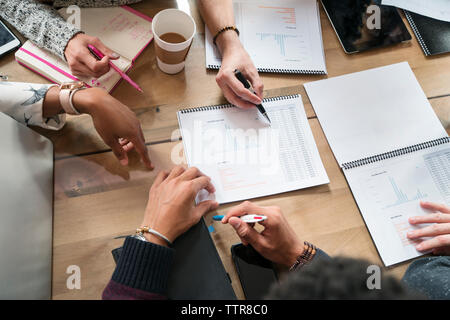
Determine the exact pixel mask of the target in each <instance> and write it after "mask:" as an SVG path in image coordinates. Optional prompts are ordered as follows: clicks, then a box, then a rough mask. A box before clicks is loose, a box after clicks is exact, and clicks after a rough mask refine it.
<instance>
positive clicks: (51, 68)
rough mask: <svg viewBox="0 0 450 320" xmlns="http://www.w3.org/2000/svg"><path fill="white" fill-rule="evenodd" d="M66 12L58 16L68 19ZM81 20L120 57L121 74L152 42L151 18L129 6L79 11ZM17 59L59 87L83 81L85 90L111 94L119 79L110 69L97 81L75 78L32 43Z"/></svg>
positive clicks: (55, 58) (88, 31) (58, 60)
mask: <svg viewBox="0 0 450 320" xmlns="http://www.w3.org/2000/svg"><path fill="white" fill-rule="evenodd" d="M68 11H69V9H68V8H62V9H60V10H59V14H61V16H63V18H65V19H70V16H71V14H69V13H68ZM69 12H70V11H69ZM80 17H81V18H80V27H81V30H83V31H84V32H85V33H86V34H89V35H90V36H95V37H98V38H99V39H100V40H101V41H102V42H103V43H104V44H105V45H106V46H107V47H109V48H110V49H111V50H113V51H115V52H117V53H118V54H119V55H120V58H119V59H118V60H114V61H113V63H114V64H115V65H116V66H117V67H118V68H119V69H120V70H122V71H124V72H127V71H129V70H130V69H131V68H132V67H133V65H134V62H135V61H136V59H137V57H138V56H139V55H140V54H141V53H142V51H143V50H144V49H145V48H146V47H147V46H148V44H149V43H150V42H151V41H152V39H153V33H152V19H151V18H150V17H147V16H146V15H144V14H142V13H140V12H138V11H136V10H134V9H132V8H130V7H128V6H121V7H111V8H81V9H80ZM16 60H17V62H18V63H19V64H21V65H22V66H24V67H26V68H28V69H30V70H32V71H34V72H36V73H38V74H39V75H41V76H43V77H44V78H46V79H47V80H49V81H51V82H53V83H58V84H60V83H64V82H72V81H83V82H84V83H85V84H86V85H87V86H88V87H100V88H103V89H105V90H106V91H108V92H111V91H112V90H114V88H115V87H116V86H117V85H118V83H119V82H120V81H121V79H122V78H121V77H120V75H119V74H118V73H117V72H116V71H115V70H113V69H112V68H110V70H109V71H108V72H107V73H106V74H104V75H103V76H101V77H100V78H90V77H77V76H75V75H73V74H72V73H71V71H70V68H69V65H68V64H67V62H66V61H64V60H62V59H61V58H60V57H58V56H56V55H54V54H52V53H51V52H48V51H46V50H44V49H41V48H39V47H38V46H36V45H35V44H33V43H32V42H31V41H27V42H25V43H24V45H23V46H22V47H21V48H20V49H19V50H17V52H16Z"/></svg>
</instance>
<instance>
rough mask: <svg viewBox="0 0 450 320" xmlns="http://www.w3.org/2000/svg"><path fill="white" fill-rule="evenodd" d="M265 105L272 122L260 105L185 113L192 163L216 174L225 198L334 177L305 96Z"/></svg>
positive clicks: (218, 196)
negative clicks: (320, 147)
mask: <svg viewBox="0 0 450 320" xmlns="http://www.w3.org/2000/svg"><path fill="white" fill-rule="evenodd" d="M264 107H265V109H266V111H267V114H268V116H269V117H270V119H271V120H272V124H271V125H268V123H267V122H266V121H265V120H264V118H263V117H262V116H261V114H260V113H259V112H258V111H257V109H256V108H254V109H251V110H242V109H238V108H235V107H232V108H226V109H217V110H209V111H198V112H192V113H186V114H179V121H180V127H181V130H182V135H183V144H184V148H185V155H186V158H187V161H188V164H189V166H196V167H198V168H200V170H201V171H202V172H203V173H205V174H206V175H208V176H210V177H211V179H212V183H213V184H214V186H215V187H216V193H215V199H216V200H217V201H218V202H219V203H227V202H234V201H240V200H244V199H251V198H255V197H261V196H266V195H272V194H277V193H281V192H286V191H292V190H297V189H301V188H307V187H311V186H316V185H320V184H325V183H328V182H329V180H328V177H327V174H326V172H325V169H324V167H323V164H322V161H321V159H320V155H319V152H318V150H317V147H316V144H315V141H314V138H313V135H312V132H311V128H310V127H309V124H308V120H307V118H306V114H305V111H304V108H303V104H302V100H301V98H300V97H297V98H290V99H286V100H279V101H272V102H265V103H264ZM207 197H208V195H201V196H200V197H199V199H198V201H202V200H204V199H205V198H207Z"/></svg>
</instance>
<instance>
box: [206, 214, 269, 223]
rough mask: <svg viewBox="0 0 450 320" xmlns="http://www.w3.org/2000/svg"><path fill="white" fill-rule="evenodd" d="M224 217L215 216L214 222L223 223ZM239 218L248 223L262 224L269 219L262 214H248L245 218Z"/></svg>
mask: <svg viewBox="0 0 450 320" xmlns="http://www.w3.org/2000/svg"><path fill="white" fill-rule="evenodd" d="M223 217H224V216H223V215H218V216H213V220H214V221H222V219H223ZM239 218H240V219H241V220H242V221H244V222H246V223H255V222H261V221H264V220H266V219H267V217H266V216H263V215H261V214H247V215H245V216H240V217H239Z"/></svg>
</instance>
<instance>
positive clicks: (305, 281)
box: [266, 257, 424, 300]
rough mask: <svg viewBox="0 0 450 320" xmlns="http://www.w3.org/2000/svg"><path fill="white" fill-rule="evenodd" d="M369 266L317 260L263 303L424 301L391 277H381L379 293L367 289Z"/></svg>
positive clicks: (341, 260) (278, 286)
mask: <svg viewBox="0 0 450 320" xmlns="http://www.w3.org/2000/svg"><path fill="white" fill-rule="evenodd" d="M370 265H373V264H372V263H370V262H368V261H364V260H356V259H351V258H342V257H339V258H334V259H325V258H318V257H317V258H316V259H314V260H313V261H312V262H311V263H310V264H308V265H305V266H304V267H302V269H300V270H298V271H294V272H291V273H290V274H289V275H287V276H286V277H285V278H284V279H283V280H282V281H281V282H280V283H279V284H276V285H274V286H272V288H271V290H270V291H269V294H268V295H267V296H266V299H274V300H279V299H280V300H303V299H304V300H307V299H320V300H335V299H342V300H349V299H358V300H389V299H396V300H406V299H424V297H423V296H421V295H419V294H417V293H415V292H412V291H410V290H409V289H408V288H407V287H406V286H405V285H404V284H403V283H402V282H400V281H399V280H397V279H396V278H394V277H392V276H384V275H383V274H381V277H380V287H381V288H380V289H372V290H371V289H369V288H368V287H367V280H368V278H369V277H370V276H371V275H372V274H373V273H370V272H369V273H368V269H367V268H368V267H369V266H370Z"/></svg>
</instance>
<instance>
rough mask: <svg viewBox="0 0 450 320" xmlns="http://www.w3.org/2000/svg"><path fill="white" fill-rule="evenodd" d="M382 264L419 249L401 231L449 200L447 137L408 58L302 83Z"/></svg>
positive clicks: (449, 144)
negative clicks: (424, 205) (428, 205)
mask: <svg viewBox="0 0 450 320" xmlns="http://www.w3.org/2000/svg"><path fill="white" fill-rule="evenodd" d="M305 89H306V92H307V94H308V96H309V98H310V100H311V103H312V105H313V107H314V110H315V111H316V114H317V116H318V119H319V121H320V124H321V126H322V128H323V130H324V132H325V135H326V137H327V139H328V142H329V143H330V146H331V148H332V150H333V153H334V156H335V158H336V160H337V161H338V163H339V165H340V167H341V168H342V170H343V172H344V174H345V177H346V178H347V181H348V183H349V185H350V188H351V190H352V192H353V196H354V197H355V200H356V202H357V204H358V206H359V209H360V211H361V214H362V216H363V218H364V221H365V223H366V226H367V228H368V229H369V232H370V234H371V236H372V239H373V241H374V242H375V245H376V247H377V249H378V252H379V254H380V256H381V259H382V260H383V262H384V264H385V265H386V266H390V265H394V264H397V263H400V262H403V261H406V260H409V259H412V258H415V257H418V256H420V255H422V253H420V252H418V251H416V249H415V244H416V242H412V241H410V240H408V238H407V237H406V233H407V232H408V231H409V230H411V229H413V226H411V225H410V224H409V223H408V218H409V217H411V216H416V215H424V214H427V212H425V211H424V210H423V209H421V207H420V205H419V201H421V200H423V201H432V202H438V203H444V204H447V205H450V138H449V137H448V134H447V132H446V131H445V129H444V128H443V126H442V125H441V123H440V122H439V119H438V118H437V116H436V114H435V113H434V111H433V109H432V108H431V105H430V103H429V102H428V99H427V97H426V96H425V94H424V92H423V91H422V89H421V87H420V85H419V83H418V82H417V80H416V78H415V76H414V73H413V72H412V70H411V68H410V66H409V64H408V63H407V62H403V63H399V64H394V65H390V66H386V67H381V68H377V69H371V70H367V71H363V72H358V73H353V74H348V75H344V76H340V77H335V78H330V79H327V80H321V81H315V82H311V83H307V84H305Z"/></svg>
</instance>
